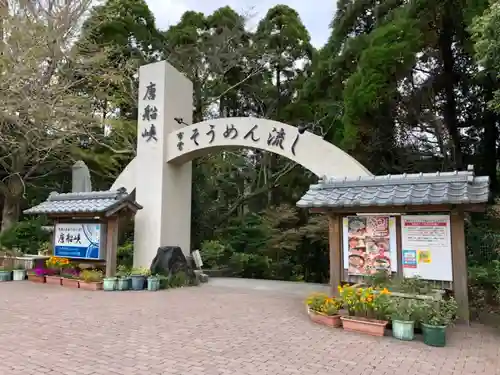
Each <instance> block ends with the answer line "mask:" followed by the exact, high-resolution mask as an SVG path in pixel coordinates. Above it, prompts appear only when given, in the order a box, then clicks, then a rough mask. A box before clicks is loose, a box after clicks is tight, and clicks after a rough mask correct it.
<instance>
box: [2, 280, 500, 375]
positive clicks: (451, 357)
mask: <svg viewBox="0 0 500 375" xmlns="http://www.w3.org/2000/svg"><path fill="white" fill-rule="evenodd" d="M0 296H1V305H0V343H1V344H0V361H1V362H0V366H1V367H0V374H1V375H14V374H23V375H32V374H33V375H35V374H37V375H38V374H52V375H59V374H60V375H102V374H109V375H116V374H119V375H129V374H138V375H139V374H140V375H154V374H161V375H170V374H178V375H202V374H206V375H212V374H214V375H215V374H228V375H266V374H269V375H280V374H302V375H313V374H315V375H316V374H325V375H326V374H328V375H335V374H346V375H361V374H363V375H384V374H385V375H393V374H395V373H398V374H405V375H413V374H421V375H431V374H432V375H451V374H454V375H459V374H485V373H486V374H488V375H491V374H500V356H499V354H500V336H499V335H498V334H496V333H495V332H492V331H490V330H487V329H486V328H484V327H481V326H473V327H472V328H465V327H462V328H455V329H454V330H453V331H452V333H451V334H450V335H449V345H448V346H447V347H445V348H430V347H427V346H425V345H424V344H423V343H422V342H420V341H415V342H410V343H406V342H399V341H396V340H394V339H392V338H390V337H385V338H373V337H368V336H364V335H358V334H354V333H347V332H343V331H342V330H341V329H334V330H332V329H328V328H325V327H322V326H318V325H315V324H313V323H311V322H310V321H309V320H308V317H307V315H306V312H305V308H304V306H303V302H302V299H303V298H302V296H299V295H297V294H289V293H278V292H277V291H272V290H271V291H269V290H268V291H263V290H251V289H242V288H240V289H238V288H226V287H221V286H218V285H217V284H214V285H210V284H209V285H204V286H201V287H197V288H184V289H177V290H169V291H160V292H156V293H153V292H115V293H109V292H108V293H107V292H86V291H83V290H73V289H65V288H63V287H56V286H51V285H37V284H34V283H31V282H9V283H0ZM418 339H419V340H421V339H420V337H419V338H418Z"/></svg>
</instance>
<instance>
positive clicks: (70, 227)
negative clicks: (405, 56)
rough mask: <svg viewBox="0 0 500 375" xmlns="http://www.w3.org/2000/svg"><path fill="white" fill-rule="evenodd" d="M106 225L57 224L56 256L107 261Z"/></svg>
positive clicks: (55, 238)
mask: <svg viewBox="0 0 500 375" xmlns="http://www.w3.org/2000/svg"><path fill="white" fill-rule="evenodd" d="M105 249H106V225H105V224H101V223H57V224H56V226H55V232H54V255H55V256H58V257H64V258H70V259H92V260H103V259H106V250H105Z"/></svg>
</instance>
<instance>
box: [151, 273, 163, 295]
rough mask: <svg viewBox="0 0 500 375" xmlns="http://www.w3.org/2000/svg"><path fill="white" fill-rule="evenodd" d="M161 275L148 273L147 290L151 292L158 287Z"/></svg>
mask: <svg viewBox="0 0 500 375" xmlns="http://www.w3.org/2000/svg"><path fill="white" fill-rule="evenodd" d="M161 278H162V276H161V275H150V276H149V277H148V290H149V291H151V292H156V291H157V290H158V289H160V280H161Z"/></svg>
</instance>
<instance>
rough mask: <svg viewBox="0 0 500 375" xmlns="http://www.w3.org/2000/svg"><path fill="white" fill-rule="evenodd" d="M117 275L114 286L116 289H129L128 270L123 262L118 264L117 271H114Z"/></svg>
mask: <svg viewBox="0 0 500 375" xmlns="http://www.w3.org/2000/svg"><path fill="white" fill-rule="evenodd" d="M116 276H117V277H118V280H117V283H116V288H117V290H122V291H123V290H129V289H130V272H129V270H128V268H127V267H126V266H124V265H123V264H122V265H120V266H118V272H117V273H116Z"/></svg>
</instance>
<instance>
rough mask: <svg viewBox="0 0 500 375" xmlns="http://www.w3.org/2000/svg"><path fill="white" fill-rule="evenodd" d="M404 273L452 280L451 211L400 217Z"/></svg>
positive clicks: (405, 274)
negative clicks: (449, 213) (448, 213)
mask: <svg viewBox="0 0 500 375" xmlns="http://www.w3.org/2000/svg"><path fill="white" fill-rule="evenodd" d="M401 242H402V250H403V251H402V259H403V265H402V266H403V275H404V277H415V276H420V277H421V278H423V279H426V280H438V281H452V280H453V268H452V258H451V232H450V216H449V215H408V216H402V217H401Z"/></svg>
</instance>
